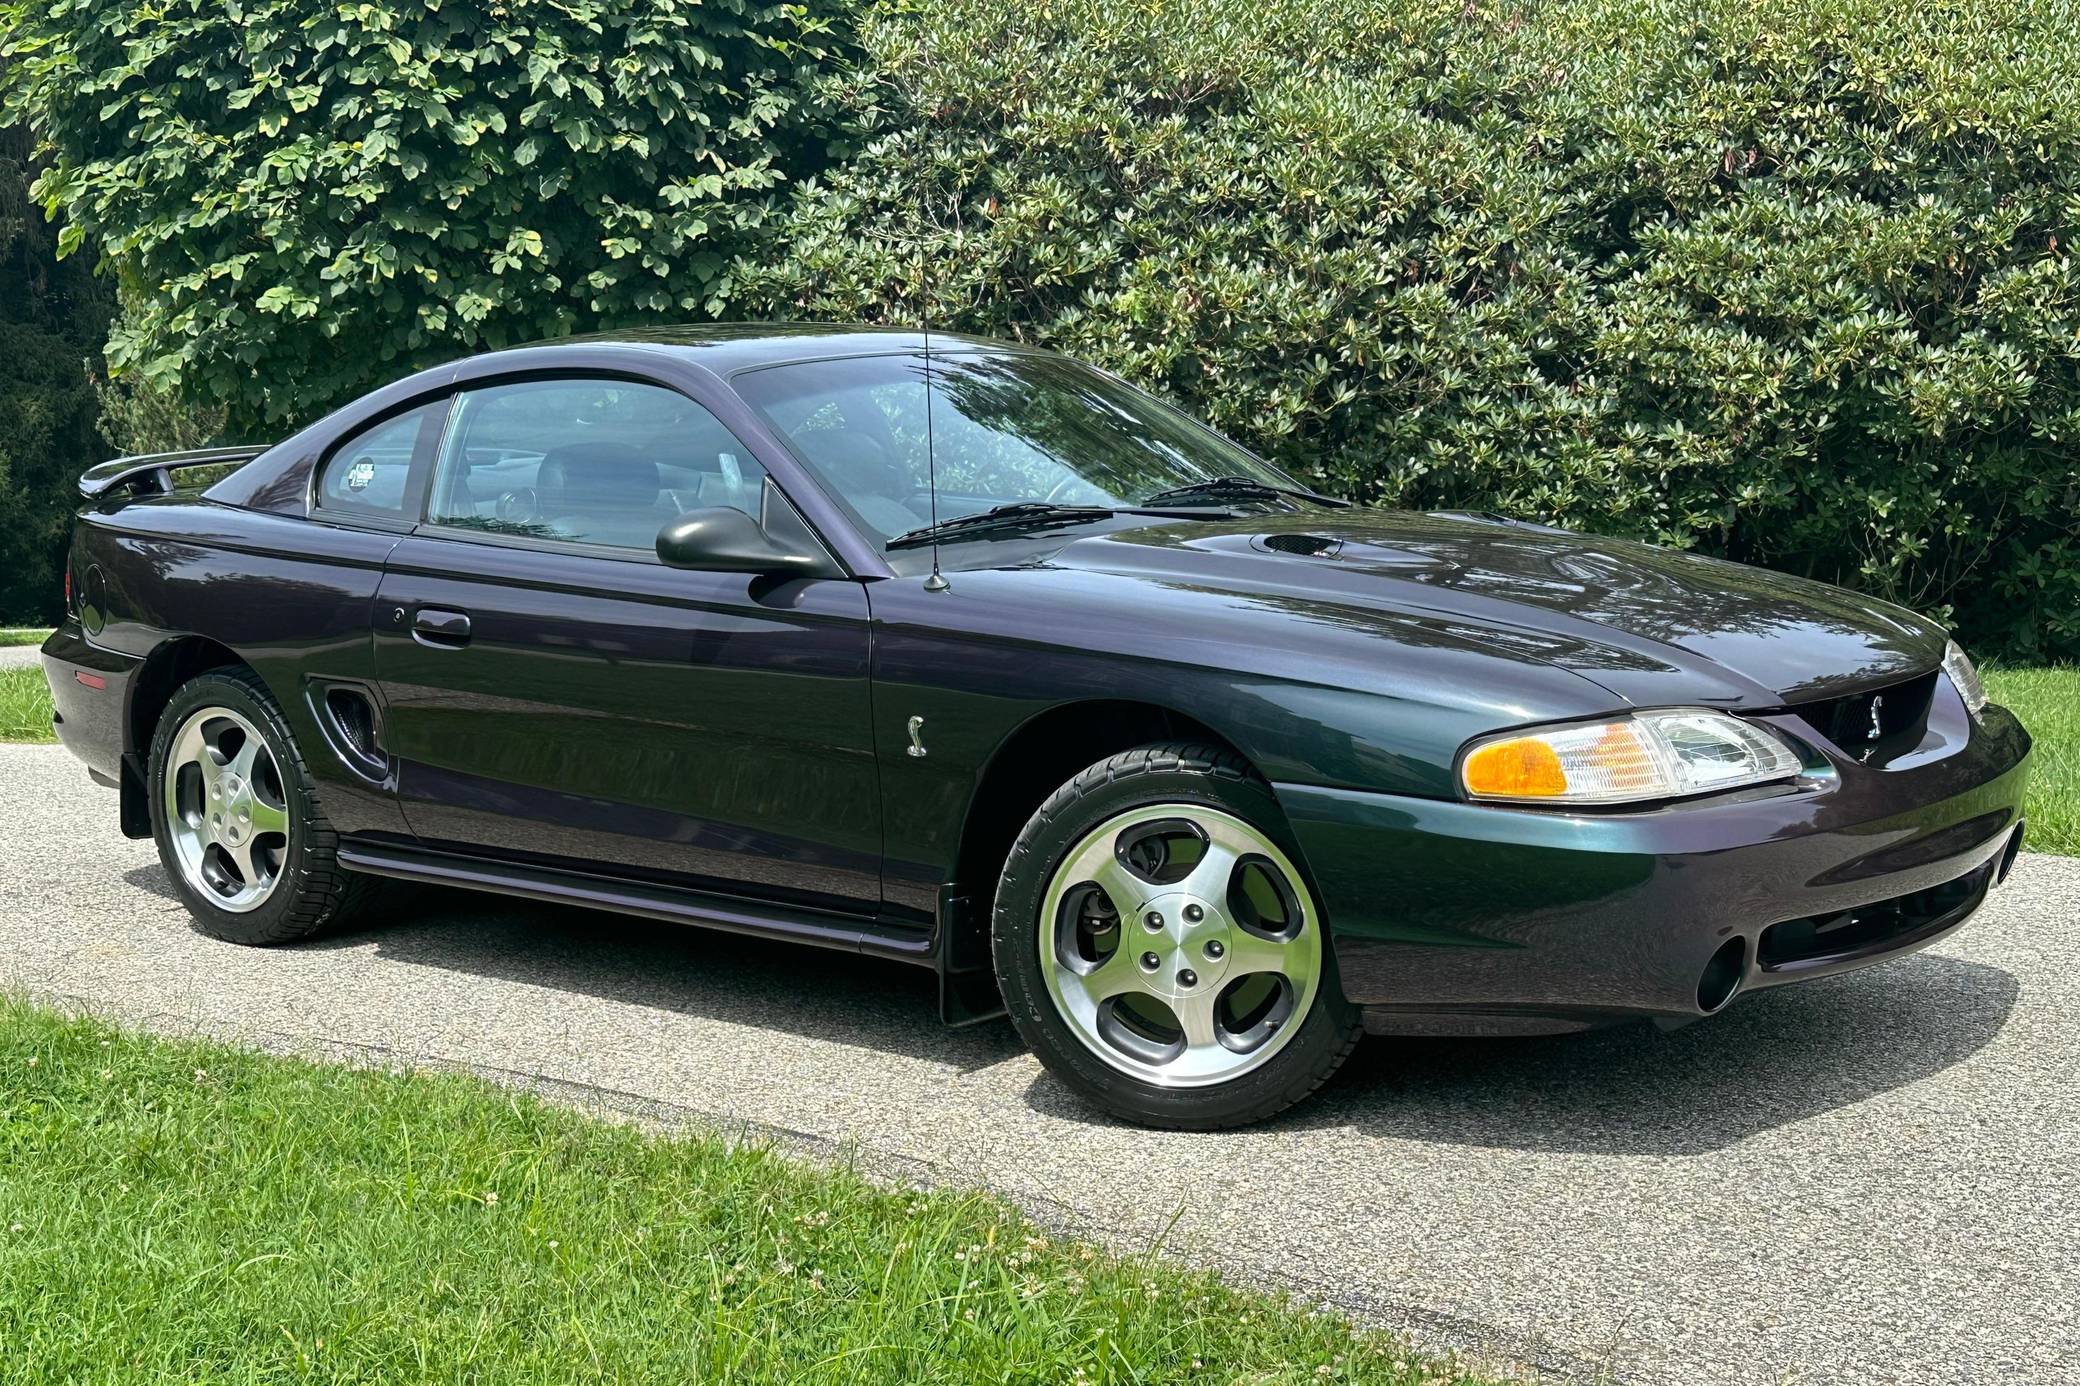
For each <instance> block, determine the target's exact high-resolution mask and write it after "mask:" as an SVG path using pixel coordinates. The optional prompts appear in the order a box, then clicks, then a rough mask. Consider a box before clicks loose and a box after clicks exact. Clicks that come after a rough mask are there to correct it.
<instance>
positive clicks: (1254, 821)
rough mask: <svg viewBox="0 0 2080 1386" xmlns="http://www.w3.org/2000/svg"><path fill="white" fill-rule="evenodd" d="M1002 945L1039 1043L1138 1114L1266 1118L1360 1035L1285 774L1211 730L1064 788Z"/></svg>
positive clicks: (1017, 864)
mask: <svg viewBox="0 0 2080 1386" xmlns="http://www.w3.org/2000/svg"><path fill="white" fill-rule="evenodd" d="M992 945H993V952H994V955H995V961H996V968H997V977H998V981H999V983H1000V984H1001V986H1002V988H1003V992H1004V998H1005V1002H1006V1005H1007V1006H1008V1008H1009V1010H1010V1013H1011V1018H1012V1020H1013V1022H1014V1023H1015V1024H1016V1025H1017V1026H1018V1029H1019V1032H1020V1034H1021V1035H1023V1036H1024V1038H1025V1040H1026V1042H1027V1043H1028V1044H1029V1045H1031V1046H1032V1048H1033V1050H1034V1052H1035V1053H1037V1054H1038V1055H1039V1056H1040V1059H1041V1061H1042V1062H1043V1063H1045V1064H1046V1065H1047V1066H1048V1068H1049V1069H1051V1070H1052V1071H1053V1072H1054V1073H1055V1074H1056V1075H1057V1076H1058V1077H1060V1078H1061V1079H1062V1080H1063V1081H1065V1082H1066V1083H1068V1084H1069V1085H1070V1086H1071V1087H1072V1088H1074V1089H1076V1090H1077V1091H1078V1092H1079V1093H1081V1094H1082V1095H1083V1096H1084V1097H1086V1098H1087V1099H1089V1100H1090V1101H1091V1102H1093V1103H1095V1104H1096V1105H1097V1106H1100V1107H1102V1108H1104V1109H1105V1110H1106V1111H1109V1112H1112V1113H1113V1114H1115V1115H1117V1116H1121V1117H1124V1118H1126V1119H1127V1120H1130V1121H1135V1122H1139V1123H1142V1124H1146V1125H1151V1126H1170V1127H1183V1128H1197V1129H1210V1128H1216V1127H1223V1126H1236V1125H1241V1124H1243V1123H1245V1122H1250V1121H1256V1120H1259V1119H1261V1118H1264V1117H1267V1116H1270V1115H1272V1114H1273V1113H1275V1112H1278V1111H1281V1110H1283V1109H1284V1108H1286V1107H1288V1106H1290V1105H1292V1104H1293V1103H1295V1102H1297V1101H1299V1100H1300V1099H1301V1098H1303V1097H1305V1096H1307V1095H1308V1094H1309V1093H1311V1092H1313V1091H1314V1090H1315V1089H1316V1088H1317V1087H1319V1086H1321V1084H1322V1083H1323V1082H1325V1081H1326V1080H1327V1079H1328V1077H1329V1075H1330V1074H1331V1073H1333V1072H1335V1070H1336V1068H1337V1066H1338V1065H1339V1064H1340V1063H1342V1062H1343V1059H1344V1058H1345V1056H1346V1055H1348V1054H1349V1053H1350V1051H1351V1048H1352V1047H1353V1046H1354V1045H1355V1044H1356V1042H1357V1038H1358V1034H1359V1028H1360V1027H1359V1024H1358V1016H1357V1011H1356V1008H1355V1007H1353V1006H1352V1005H1351V1004H1350V1003H1349V1002H1348V1001H1346V1000H1345V999H1344V997H1343V994H1342V991H1341V989H1340V987H1339V986H1338V983H1337V979H1336V966H1335V961H1336V960H1335V954H1334V953H1333V951H1332V950H1331V948H1330V945H1329V940H1328V937H1327V932H1326V930H1325V928H1324V926H1323V923H1322V915H1321V909H1320V906H1319V905H1318V904H1317V903H1316V901H1315V898H1314V893H1313V891H1312V890H1311V889H1310V887H1309V886H1308V884H1307V881H1306V878H1305V876H1304V875H1303V873H1302V872H1301V870H1300V868H1299V867H1298V865H1297V864H1296V863H1295V860H1294V856H1293V853H1292V852H1291V850H1290V849H1289V846H1288V843H1287V840H1286V834H1285V830H1284V822H1283V819H1282V817H1281V815H1280V814H1279V811H1278V807H1277V804H1276V803H1275V802H1274V801H1273V799H1272V797H1271V792H1270V789H1269V787H1268V786H1267V785H1265V784H1264V782H1263V780H1262V779H1260V778H1258V777H1257V775H1256V774H1255V773H1254V772H1253V771H1252V770H1250V768H1249V767H1248V766H1247V765H1246V764H1245V763H1243V762H1242V761H1240V760H1239V759H1238V758H1236V757H1235V756H1233V755H1232V754H1230V753H1227V752H1224V751H1219V750H1216V749H1213V748H1211V747H1206V746H1198V745H1179V744H1166V745H1156V746H1143V747H1139V748H1137V749H1135V750H1132V751H1126V752H1122V753H1121V754H1119V755H1116V756H1113V757H1111V758H1109V759H1107V760H1104V761H1101V762H1099V763H1098V764H1096V765H1093V766H1091V767H1090V768H1089V769H1087V770H1085V771H1084V772H1083V773H1082V774H1080V775H1078V776H1076V778H1074V779H1072V780H1071V781H1069V783H1067V784H1065V785H1063V786H1062V787H1061V788H1060V789H1059V790H1057V791H1056V792H1055V793H1054V795H1053V796H1052V797H1051V798H1049V799H1048V801H1047V802H1046V803H1045V804H1043V805H1042V806H1041V807H1040V810H1039V811H1038V812H1037V813H1035V814H1034V815H1033V818H1032V820H1031V821H1030V822H1028V823H1027V824H1026V827H1025V830H1024V831H1023V832H1022V833H1020V835H1019V838H1018V842H1017V843H1016V845H1014V846H1013V848H1012V851H1011V858H1010V860H1009V862H1008V863H1007V864H1006V866H1005V870H1004V876H1003V879H1002V881H1001V883H1000V884H999V886H998V890H997V908H996V916H995V924H994V929H993V933H992Z"/></svg>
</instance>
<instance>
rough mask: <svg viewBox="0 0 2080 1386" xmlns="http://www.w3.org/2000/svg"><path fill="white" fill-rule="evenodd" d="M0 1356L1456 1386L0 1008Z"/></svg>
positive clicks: (1002, 1242) (381, 1089) (84, 1375)
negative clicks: (1438, 1385) (1440, 1385)
mask: <svg viewBox="0 0 2080 1386" xmlns="http://www.w3.org/2000/svg"><path fill="white" fill-rule="evenodd" d="M1091 1177H1092V1179H1094V1180H1096V1181H1098V1182H1099V1183H1100V1184H1101V1185H1106V1186H1112V1187H1116V1188H1119V1189H1120V1190H1122V1192H1123V1195H1124V1192H1125V1191H1127V1190H1136V1189H1139V1185H1138V1184H1137V1182H1136V1180H1135V1178H1134V1175H1133V1171H1132V1170H1131V1169H1109V1170H1105V1169H1094V1170H1092V1171H1091ZM1143 1192H1144V1194H1145V1195H1146V1196H1150V1197H1154V1198H1157V1199H1168V1198H1172V1197H1175V1196H1177V1195H1176V1194H1175V1193H1174V1192H1170V1191H1163V1190H1147V1191H1143ZM0 1343H4V1344H5V1348H4V1350H0V1353H4V1360H5V1362H6V1372H5V1375H6V1377H7V1379H8V1380H9V1381H10V1382H53V1383H55V1382H76V1381H95V1382H145V1381H171V1380H176V1379H178V1380H183V1381H193V1380H208V1381H211V1382H218V1383H242V1382H256V1383H257V1382H287V1381H292V1380H294V1381H303V1380H323V1381H369V1382H398V1381H415V1382H416V1381H427V1380H436V1379H437V1380H441V1381H484V1382H497V1383H501V1386H505V1384H506V1383H515V1382H549V1381H576V1380H585V1381H596V1380H623V1381H656V1382H665V1381H671V1382H679V1381H686V1382H691V1381H718V1382H720V1381H728V1382H739V1381H746V1382H749V1381H780V1380H786V1381H790V1382H834V1383H835V1382H856V1381H869V1382H896V1381H904V1382H909V1381H924V1380H945V1381H954V1380H958V1381H991V1382H1020V1383H1025V1382H1031V1383H1036V1386H1037V1383H1055V1382H1063V1383H1068V1382H1079V1381H1088V1382H1121V1383H1126V1382H1163V1381H1186V1380H1191V1381H1216V1382H1238V1383H1241V1382H1246V1383H1253V1384H1254V1383H1265V1386H1269V1384H1270V1383H1294V1384H1295V1386H1298V1383H1303V1382H1306V1383H1312V1382H1317V1381H1320V1380H1324V1379H1331V1380H1336V1381H1345V1382H1399V1383H1417V1382H1437V1383H1443V1382H1470V1381H1473V1380H1475V1378H1473V1377H1471V1376H1470V1375H1468V1374H1467V1373H1466V1372H1465V1371H1464V1370H1463V1369H1461V1368H1458V1367H1456V1366H1452V1365H1449V1364H1440V1363H1438V1362H1437V1361H1435V1360H1424V1359H1420V1358H1416V1357H1414V1356H1412V1355H1411V1353H1410V1351H1409V1350H1408V1348H1407V1347H1406V1345H1405V1344H1404V1343H1402V1342H1401V1341H1400V1340H1398V1339H1395V1338H1392V1337H1387V1336H1383V1335H1374V1334H1370V1333H1365V1332H1360V1331H1355V1330H1353V1329H1352V1328H1351V1327H1350V1326H1349V1325H1348V1324H1347V1323H1346V1322H1345V1321H1343V1320H1341V1319H1339V1318H1336V1317H1333V1316H1328V1315H1324V1314H1320V1313H1315V1312H1310V1311H1308V1310H1307V1309H1306V1308H1304V1307H1302V1306H1299V1305H1295V1304H1292V1303H1290V1302H1288V1301H1286V1300H1284V1299H1282V1298H1277V1297H1273V1296H1271V1295H1269V1294H1265V1293H1247V1292H1244V1291H1242V1290H1239V1289H1236V1288H1233V1287H1231V1286H1227V1285H1224V1284H1223V1283H1221V1282H1219V1281H1217V1280H1215V1279H1213V1278H1212V1277H1210V1276H1207V1275H1203V1274H1199V1273H1196V1272H1187V1271H1184V1270H1181V1269H1178V1268H1177V1267H1175V1266H1174V1265H1172V1264H1171V1263H1170V1262H1168V1261H1165V1260H1162V1259H1160V1258H1158V1257H1154V1256H1149V1255H1129V1256H1117V1255H1114V1254H1110V1253H1106V1252H1101V1251H1099V1250H1097V1249H1096V1248H1093V1247H1091V1246H1087V1245H1083V1244H1080V1243H1077V1242H1075V1241H1065V1240H1060V1239H1057V1238H1055V1237H1051V1236H1049V1235H1046V1234H1044V1233H1042V1232H1041V1231H1039V1230H1038V1229H1036V1228H1035V1227H1034V1226H1033V1225H1031V1224H1030V1223H1028V1222H1026V1221H1024V1220H1022V1219H1021V1218H1020V1217H1019V1216H1018V1215H1017V1214H1016V1213H1014V1212H1013V1211H1011V1210H1010V1209H1009V1208H1007V1207H1006V1206H1005V1205H1003V1204H1002V1203H999V1202H997V1201H995V1200H994V1199H991V1198H987V1197H983V1196H980V1195H972V1194H958V1193H933V1194H922V1193H911V1192H903V1191H891V1190H888V1189H884V1188H880V1187H877V1186H875V1185H873V1184H870V1183H869V1182H868V1181H866V1180H865V1179H863V1178H860V1177H858V1176H856V1175H854V1174H852V1173H850V1172H846V1171H843V1170H836V1171H834V1170H828V1169H822V1168H818V1167H815V1166H812V1165H810V1164H807V1163H805V1162H801V1161H797V1160H794V1159H790V1158H787V1157H785V1156H782V1155H779V1154H776V1153H773V1152H772V1151H770V1150H766V1149H761V1148H757V1147H746V1146H743V1145H736V1146H731V1145H728V1144H725V1143H724V1142H722V1141H720V1140H717V1139H713V1138H707V1137H700V1138H687V1137H672V1138H666V1137H660V1136H655V1135H649V1134H645V1133H643V1132H640V1131H638V1130H636V1129H633V1128H632V1127H629V1126H627V1125H624V1124H620V1123H616V1122H608V1121H600V1120H595V1119H592V1118H588V1117H586V1116H583V1115H581V1114H579V1113H577V1112H573V1111H569V1110H565V1109H562V1108H558V1107H554V1106H551V1105H548V1104H546V1103H543V1102H541V1101H538V1100H535V1099H533V1098H531V1097H527V1096H523V1095H518V1094H515V1093H512V1092H508V1091H506V1090H504V1089H501V1088H497V1087H494V1086H492V1085H490V1084H488V1083H484V1082H481V1081H478V1080H476V1079H473V1078H465V1077H457V1076H453V1075H429V1074H413V1073H386V1072H377V1071H362V1070H352V1069H345V1068H337V1067H332V1066H329V1065H323V1064H313V1063H304V1062H299V1061H296V1060H290V1059H281V1058H274V1057H269V1056H266V1055H262V1054H259V1053H255V1052H253V1051H250V1050H243V1049H235V1048H230V1047H227V1046H223V1045H216V1044H207V1043H198V1042H193V1041H187V1040H180V1041H174V1040H167V1039H162V1038H157V1037H152V1036H147V1035H140V1034H135V1033H131V1032H128V1031H123V1030H118V1029H114V1028H110V1027H108V1026H106V1025H102V1024H99V1023H94V1022H89V1021H80V1020H75V1019H69V1018H64V1017H60V1016H57V1015H54V1014H52V1013H51V1012H49V1011H47V1010H43V1009H40V1008H37V1007H34V1006H30V1005H28V1004H25V1003H23V1002H20V1001H17V1000H12V999H7V998H0Z"/></svg>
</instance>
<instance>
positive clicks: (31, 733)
mask: <svg viewBox="0 0 2080 1386" xmlns="http://www.w3.org/2000/svg"><path fill="white" fill-rule="evenodd" d="M55 740H57V737H56V736H54V735H52V733H51V689H50V685H49V684H47V683H45V682H44V681H43V670H42V669H40V668H36V669H0V741H55Z"/></svg>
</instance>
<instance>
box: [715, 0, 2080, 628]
mask: <svg viewBox="0 0 2080 1386" xmlns="http://www.w3.org/2000/svg"><path fill="white" fill-rule="evenodd" d="M2076 20H2080V13H2076V9H2075V7H2074V6H2073V5H2072V4H2069V3H2050V2H2049V0H2034V2H2033V0H1967V3H1964V4H1960V5H1955V6H1941V7H1936V6H1914V5H1900V4H1896V3H1891V0H1762V3H1746V0H1743V2H1742V3H1732V2H1731V0H1717V2H1715V3H1706V4H1702V5H1700V4H1696V3H1690V2H1686V0H1574V3H1554V4H1531V5H1524V4H1504V3H1497V2H1496V0H1279V2H1278V3H1274V4H1253V3H1244V0H1150V3H1146V4H1140V5H1131V6H1121V5H1117V4H1113V3H1109V2H1108V0H937V3H934V4H933V5H931V6H929V7H926V8H925V9H924V10H923V11H922V12H919V13H899V12H894V11H889V12H883V13H881V14H879V15H878V16H876V17H874V18H872V19H871V20H870V21H869V22H868V23H867V24H866V26H865V29H864V33H863V35H862V40H861V41H862V43H863V44H864V46H865V49H866V51H867V54H868V58H867V64H866V68H865V70H864V71H863V72H862V73H860V74H858V75H856V76H854V77H852V78H850V79H849V80H848V85H846V86H845V87H844V89H843V90H844V98H845V99H846V100H847V101H848V102H849V103H850V105H851V107H852V108H853V109H854V110H855V111H856V112H857V113H858V119H859V120H861V121H862V123H863V124H864V125H865V126H866V131H867V135H868V138H867V140H866V142H865V145H864V148H863V149H862V151H861V152H860V154H859V155H858V157H857V158H855V159H853V160H852V161H850V162H849V163H847V164H846V165H844V166H843V167H840V168H836V169H833V170H831V171H830V173H829V174H828V176H827V177H826V178H825V179H823V180H822V181H821V182H819V183H817V184H815V185H814V186H811V187H808V188H805V189H803V190H802V195H801V197H800V199H799V202H798V205H797V208H796V211H795V213H794V216H793V220H792V222H791V223H790V225H789V227H788V228H787V234H788V236H789V237H790V239H791V250H790V253H789V254H788V255H787V256H785V257H781V258H779V259H777V260H775V261H773V262H770V263H764V264H758V265H753V264H748V263H747V264H746V265H745V266H743V267H742V274H743V275H744V276H745V278H746V279H747V281H748V282H747V284H745V285H744V286H743V291H744V292H748V293H751V294H753V295H754V296H756V297H759V298H763V300H764V301H765V302H766V303H767V304H768V305H769V307H770V309H771V310H772V311H777V312H782V313H789V314H798V315H803V316H814V317H830V318H859V317H868V318H873V317H887V318H895V319H905V320H911V321H914V320H916V319H917V318H918V317H919V316H921V315H923V314H926V313H929V316H930V318H931V320H932V322H933V323H934V324H936V325H943V326H946V327H949V328H951V327H959V328H964V329H968V330H973V331H979V332H984V333H992V334H997V335H1003V336H1012V337H1018V338H1022V339H1026V340H1033V341H1038V342H1041V343H1044V344H1046V345H1049V346H1053V347H1056V348H1059V349H1061V350H1064V351H1068V352H1071V353H1073V354H1076V355H1079V356H1082V357H1085V358H1087V359H1091V360H1095V361H1098V362H1101V363H1104V364H1106V365H1109V366H1111V367H1112V368H1114V369H1116V370H1118V371H1120V372H1121V373H1123V374H1125V375H1127V376H1129V377H1131V378H1133V379H1135V380H1137V381H1139V382H1141V383H1143V384H1145V385H1149V386H1152V387H1154V388H1156V389H1157V390H1159V391H1161V392H1163V393H1166V394H1168V395H1171V396H1173V397H1176V398H1178V399H1180V400H1181V401H1182V402H1184V403H1185V404H1187V405H1188V406H1189V407H1191V408H1193V409H1194V410H1195V411H1197V412H1199V413H1200V414H1202V415H1203V416H1205V417H1207V418H1208V419H1210V420H1211V421H1212V422H1214V423H1215V424H1217V425H1218V426H1219V427H1221V428H1222V429H1223V430H1225V431H1227V432H1229V433H1231V434H1233V435H1235V436H1237V437H1238V438H1241V439H1243V440H1244V441H1247V442H1249V443H1250V444H1252V445H1253V446H1255V447H1257V448H1258V449H1259V450H1261V451H1263V452H1265V453H1267V454H1269V455H1271V456H1272V457H1274V458H1276V459H1277V460H1279V461H1281V462H1283V463H1285V464H1287V465H1288V466H1290V467H1292V468H1293V469H1294V470H1296V471H1298V472H1300V473H1302V474H1304V475H1307V476H1309V477H1311V478H1314V479H1317V480H1318V481H1320V482H1321V483H1323V484H1326V485H1329V486H1331V487H1335V488H1340V489H1342V490H1343V491H1345V492H1346V493H1349V494H1353V495H1356V496H1360V497H1362V498H1364V499H1366V500H1370V501H1379V502H1387V503H1394V504H1405V505H1416V506H1427V505H1440V504H1442V505H1470V506H1477V507H1486V508H1493V509H1499V510H1505V511H1510V512H1514V513H1518V514H1525V515H1535V516H1542V517H1549V518H1556V519H1559V520H1562V521H1564V522H1566V523H1570V524H1574V525H1578V526H1581V527H1584V528H1590V529H1596V530H1603V531H1610V532H1617V533H1624V534H1631V535H1638V536H1641V537H1646V538H1651V539H1656V540H1660V541H1664V542H1671V543H1677V544H1684V545H1694V546H1697V547H1699V548H1702V549H1706V550H1709V551H1712V552H1716V553H1721V554H1725V555H1728V556H1731V557H1734V558H1738V559H1743V560H1747V561H1754V562H1761V563H1767V564H1771V565H1773V566H1777V567H1780V568H1787V569H1791V570H1794V571H1799V572H1805V573H1810V574H1813V575H1815V576H1819V577H1822V578H1826V579H1829V580H1834V581H1843V582H1847V583H1849V584H1851V585H1854V586H1860V587H1863V588H1865V589H1867V590H1870V591H1873V592H1877V593H1879V594H1881V595H1885V596H1889V597H1892V598H1894V599H1897V600H1899V601H1902V602H1905V603H1907V604H1909V605H1912V606H1916V607H1920V608H1923V609H1928V610H1933V611H1936V612H1938V613H1951V614H1954V616H1955V617H1956V619H1957V620H1958V621H1959V622H1960V623H1961V624H1962V625H1963V627H1964V628H1965V630H1966V631H1967V633H1968V636H1969V637H1970V638H1972V639H1974V640H1976V641H1978V642H1979V643H1981V644H1984V645H1988V646H1999V647H2002V648H2005V649H2006V650H2008V651H2010V652H2013V653H2019V654H2032V655H2058V656H2063V657H2071V656H2073V655H2075V654H2080V521H2076V513H2080V465H2076V460H2075V459H2076V452H2075V447H2076V433H2080V380H2076V368H2075V363H2076V353H2080V269H2076V267H2075V264H2074V262H2073V259H2072V253H2071V242H2072V240H2073V237H2074V235H2075V234H2076V229H2080V228H2076V226H2075V223H2076V222H2080V160H2076V159H2075V158H2074V157H2073V154H2074V151H2075V150H2076V149H2080V36H2076V35H2080V24H2076Z"/></svg>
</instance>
